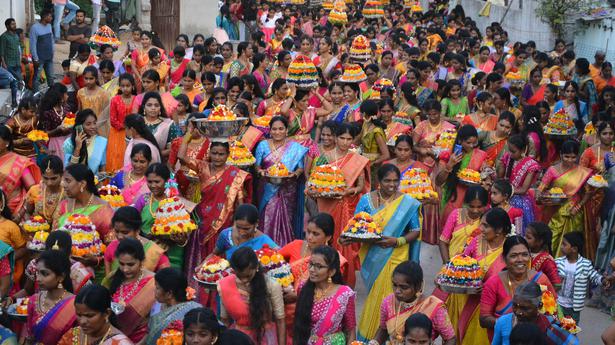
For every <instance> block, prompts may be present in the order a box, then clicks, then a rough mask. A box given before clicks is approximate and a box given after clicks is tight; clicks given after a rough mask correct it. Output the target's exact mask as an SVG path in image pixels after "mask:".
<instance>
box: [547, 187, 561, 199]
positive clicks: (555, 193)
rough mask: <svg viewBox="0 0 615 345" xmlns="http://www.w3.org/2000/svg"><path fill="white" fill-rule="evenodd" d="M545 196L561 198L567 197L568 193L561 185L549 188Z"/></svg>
mask: <svg viewBox="0 0 615 345" xmlns="http://www.w3.org/2000/svg"><path fill="white" fill-rule="evenodd" d="M544 197H545V198H553V199H560V198H565V197H566V193H564V190H563V189H562V188H560V187H553V188H551V189H549V190H548V191H547V193H546V194H545V195H544Z"/></svg>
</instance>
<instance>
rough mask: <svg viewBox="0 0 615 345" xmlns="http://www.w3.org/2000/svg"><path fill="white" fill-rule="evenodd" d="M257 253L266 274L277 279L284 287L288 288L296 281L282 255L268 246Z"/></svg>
mask: <svg viewBox="0 0 615 345" xmlns="http://www.w3.org/2000/svg"><path fill="white" fill-rule="evenodd" d="M255 253H256V256H257V257H258V261H259V262H260V263H261V265H263V267H264V268H265V273H266V274H267V275H268V276H269V277H271V278H273V279H275V280H276V281H277V282H278V283H279V284H280V285H281V286H282V287H288V286H290V285H291V284H292V283H293V282H294V281H295V278H294V277H293V274H292V273H291V270H290V265H289V264H288V263H287V262H286V260H284V257H283V256H282V255H281V254H280V253H278V252H277V251H275V250H273V249H271V248H270V247H269V246H268V245H264V246H263V247H262V248H261V249H259V250H257V251H255Z"/></svg>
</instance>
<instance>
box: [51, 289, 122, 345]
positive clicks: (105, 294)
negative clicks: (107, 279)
mask: <svg viewBox="0 0 615 345" xmlns="http://www.w3.org/2000/svg"><path fill="white" fill-rule="evenodd" d="M74 300H75V302H74V304H75V307H74V308H75V311H76V314H77V316H79V317H78V318H77V327H73V328H72V329H69V330H68V331H67V332H66V333H64V335H63V336H62V338H61V339H60V341H59V343H58V345H90V344H98V345H132V341H130V339H128V337H127V336H125V335H124V334H123V333H122V332H121V331H120V330H119V329H117V328H116V327H114V326H113V325H112V324H111V322H110V321H109V318H110V316H111V315H112V314H113V312H112V311H111V294H110V293H109V290H107V289H106V288H105V287H103V286H100V285H90V286H87V287H85V288H84V289H83V290H81V291H80V292H79V293H78V294H77V297H75V299H74ZM90 340H91V341H93V343H91V342H90Z"/></svg>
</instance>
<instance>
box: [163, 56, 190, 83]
mask: <svg viewBox="0 0 615 345" xmlns="http://www.w3.org/2000/svg"><path fill="white" fill-rule="evenodd" d="M189 62H190V60H188V59H184V60H183V61H182V62H181V63H180V64H179V66H177V67H175V68H173V60H169V62H168V63H169V76H170V79H171V80H170V82H169V85H170V86H169V90H173V88H174V87H175V86H177V85H179V84H180V83H181V81H182V76H183V74H184V71H185V70H186V67H187V66H188V63H189Z"/></svg>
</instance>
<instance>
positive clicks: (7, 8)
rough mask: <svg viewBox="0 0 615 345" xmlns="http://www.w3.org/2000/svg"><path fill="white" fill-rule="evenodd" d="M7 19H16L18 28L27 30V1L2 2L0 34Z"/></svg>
mask: <svg viewBox="0 0 615 345" xmlns="http://www.w3.org/2000/svg"><path fill="white" fill-rule="evenodd" d="M7 18H15V21H16V22H17V27H18V28H23V29H24V30H26V29H27V28H26V0H0V32H4V31H5V28H4V20H6V19H7Z"/></svg>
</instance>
